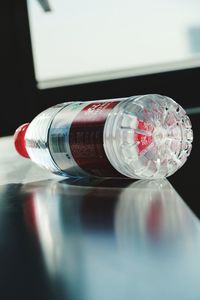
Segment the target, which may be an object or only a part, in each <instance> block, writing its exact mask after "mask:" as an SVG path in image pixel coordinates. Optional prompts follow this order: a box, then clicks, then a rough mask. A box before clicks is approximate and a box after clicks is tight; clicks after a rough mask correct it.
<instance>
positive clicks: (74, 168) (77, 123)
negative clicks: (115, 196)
mask: <svg viewBox="0 0 200 300" xmlns="http://www.w3.org/2000/svg"><path fill="white" fill-rule="evenodd" d="M192 140H193V133H192V126H191V122H190V119H189V117H188V116H187V115H186V112H185V110H184V109H183V108H182V107H181V106H180V105H179V104H177V103H176V102H175V101H174V100H172V99H171V98H169V97H166V96H161V95H157V94H150V95H142V96H132V97H127V98H120V99H109V100H96V101H87V102H85V101H81V102H80V101H79V102H65V103H62V104H59V105H55V106H53V107H51V108H49V109H47V110H45V111H44V112H42V113H40V114H39V115H38V116H37V117H36V118H35V119H33V121H32V122H31V123H30V124H28V123H27V124H24V125H22V126H21V127H19V128H18V129H17V130H16V132H15V135H14V142H15V147H16V150H17V151H18V152H19V154H21V155H22V156H24V157H28V158H30V159H31V160H32V161H33V162H35V163H36V164H38V165H39V166H41V167H43V168H46V169H48V170H49V171H51V172H53V173H55V174H59V175H63V176H73V177H84V176H97V177H124V176H125V177H130V178H136V179H156V178H163V177H168V176H170V175H172V174H173V173H174V172H176V171H177V170H178V169H179V168H180V167H181V166H182V165H183V164H184V163H185V162H186V160H187V157H188V156H189V154H190V152H191V148H192Z"/></svg>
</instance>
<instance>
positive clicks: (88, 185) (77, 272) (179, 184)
mask: <svg viewBox="0 0 200 300" xmlns="http://www.w3.org/2000/svg"><path fill="white" fill-rule="evenodd" d="M190 117H191V121H192V124H193V130H194V143H193V150H192V153H191V156H190V158H189V159H188V161H187V163H186V164H185V165H184V166H183V167H182V168H181V169H180V170H179V171H178V172H176V173H175V174H174V175H173V176H171V177H170V178H169V179H168V180H158V181H142V180H135V181H134V180H114V179H107V180H100V179H93V180H89V179H77V180H75V179H64V178H62V177H59V176H54V175H52V174H49V173H48V172H46V171H44V170H41V169H40V168H39V167H37V166H35V165H34V164H33V163H32V162H30V161H28V160H26V159H23V158H20V157H19V156H18V155H17V154H16V153H15V151H14V149H13V145H12V139H11V138H10V137H8V138H1V140H0V153H1V158H0V299H2V300H4V299H20V300H23V299H26V300H32V299H37V300H38V299H39V300H40V299H50V300H54V299H55V300H57V299H59V300H62V299H72V300H74V299H75V300H79V299H81V300H102V299H104V300H105V299H108V300H118V299H119V300H122V299H128V300H129V299H131V300H133V299H136V300H151V299H152V300H158V299H159V300H165V299H166V300H169V299H170V300H173V299H174V300H175V299H176V300H179V299H180V300H199V299H200V223H199V217H200V199H199V189H200V180H199V178H200V173H199V166H200V165H199V164H200V144H199V140H200V138H199V129H200V126H199V122H200V115H198V114H193V115H191V116H190Z"/></svg>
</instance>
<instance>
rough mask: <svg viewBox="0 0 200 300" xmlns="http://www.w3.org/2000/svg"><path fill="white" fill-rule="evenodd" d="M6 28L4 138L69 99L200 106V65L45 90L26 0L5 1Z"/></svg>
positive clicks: (0, 58) (0, 126)
mask: <svg viewBox="0 0 200 300" xmlns="http://www.w3.org/2000/svg"><path fill="white" fill-rule="evenodd" d="M0 28H1V31H2V34H1V47H0V65H1V76H2V79H1V118H0V135H1V136H4V135H10V134H13V132H14V130H15V129H16V128H17V127H18V126H19V125H21V124H23V123H25V122H29V121H31V120H32V119H33V117H35V115H37V114H38V113H39V112H40V111H42V110H44V109H45V108H47V107H49V106H52V105H54V104H57V103H60V102H63V101H72V100H91V99H100V98H101V99H103V98H112V97H125V96H131V95H137V94H146V93H160V94H163V95H168V96H170V97H172V98H174V99H175V100H176V101H177V102H179V103H180V104H181V105H182V106H183V107H184V108H187V107H192V106H198V105H199V79H200V68H193V69H187V70H179V71H171V72H164V73H158V74H152V75H145V76H138V77H130V78H125V79H118V80H109V81H102V82H96V83H88V84H80V85H74V86H67V87H59V88H52V89H46V90H39V89H37V86H36V80H35V75H34V66H33V57H32V48H31V40H30V31H29V22H28V14H27V7H26V1H25V0H12V1H3V3H2V4H1V9H0Z"/></svg>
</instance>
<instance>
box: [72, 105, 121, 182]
mask: <svg viewBox="0 0 200 300" xmlns="http://www.w3.org/2000/svg"><path fill="white" fill-rule="evenodd" d="M118 103H119V101H109V102H108V101H106V102H104V101H102V102H98V101H97V102H93V103H90V104H88V105H87V106H85V107H84V108H83V109H82V110H81V111H80V112H79V113H78V114H77V115H76V116H75V118H74V119H73V121H72V124H71V127H70V132H69V145H70V150H71V154H72V156H73V159H74V160H75V162H76V163H77V164H78V166H79V167H80V168H81V169H83V170H84V171H86V172H88V173H90V174H92V175H96V176H105V177H119V176H120V177H121V176H122V175H120V174H119V173H118V172H117V171H116V170H115V169H114V168H113V166H112V165H111V164H110V162H109V160H108V158H107V156H106V154H105V151H104V147H103V131H104V124H105V121H106V118H107V116H108V114H109V113H110V111H111V110H112V109H113V108H114V107H115V106H116V105H117V104H118Z"/></svg>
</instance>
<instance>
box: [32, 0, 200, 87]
mask: <svg viewBox="0 0 200 300" xmlns="http://www.w3.org/2000/svg"><path fill="white" fill-rule="evenodd" d="M27 1H28V11H29V20H30V29H31V39H32V47H33V57H34V65H35V74H36V80H37V81H38V86H39V88H47V87H51V86H62V85H70V84H76V83H83V82H90V81H99V80H107V79H112V78H122V77H129V76H134V75H140V74H147V73H154V72H160V71H166V70H175V69H182V68H187V67H193V66H200V13H199V12H200V1H199V0H190V1H187V0H153V1H149V0H138V1H136V0H96V1H94V0H84V1H82V0H73V1H70V0H48V2H47V0H46V1H45V0H38V1H36V0H27ZM41 4H42V5H41ZM45 4H46V5H47V4H49V6H50V8H51V10H50V11H48V12H45ZM46 10H48V9H46Z"/></svg>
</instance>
